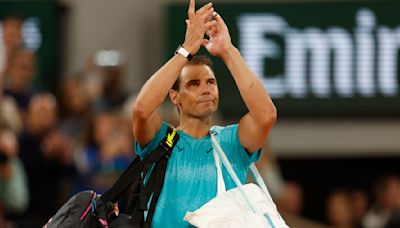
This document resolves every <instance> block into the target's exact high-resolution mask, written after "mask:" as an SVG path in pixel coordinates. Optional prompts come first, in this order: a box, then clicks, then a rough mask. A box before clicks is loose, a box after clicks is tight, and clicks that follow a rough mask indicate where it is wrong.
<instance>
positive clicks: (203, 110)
mask: <svg viewBox="0 0 400 228" xmlns="http://www.w3.org/2000/svg"><path fill="white" fill-rule="evenodd" d="M218 100H219V95H218V86H217V81H216V79H215V76H214V73H213V72H212V70H211V69H210V68H209V67H208V66H206V65H189V66H185V67H184V68H183V69H182V72H181V76H180V84H179V91H178V92H177V93H176V97H175V99H173V102H174V103H175V104H176V105H177V106H178V107H179V110H180V113H181V115H188V116H192V117H195V118H204V117H208V116H211V115H212V114H213V113H214V112H215V111H216V110H217V108H218Z"/></svg>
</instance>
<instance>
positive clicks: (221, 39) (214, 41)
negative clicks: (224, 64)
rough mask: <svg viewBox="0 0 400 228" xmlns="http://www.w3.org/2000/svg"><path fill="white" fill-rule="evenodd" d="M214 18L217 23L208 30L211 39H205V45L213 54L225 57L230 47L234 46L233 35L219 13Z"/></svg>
mask: <svg viewBox="0 0 400 228" xmlns="http://www.w3.org/2000/svg"><path fill="white" fill-rule="evenodd" d="M213 20H215V21H216V24H215V25H214V26H212V27H211V28H210V29H209V30H208V31H207V35H208V37H209V39H204V40H203V46H204V47H205V48H206V49H207V51H208V52H209V53H210V54H211V55H214V56H218V57H221V58H223V57H224V54H226V52H227V51H228V50H229V48H231V47H233V45H232V42H231V36H230V34H229V30H228V27H227V26H226V24H225V22H224V20H223V19H222V18H221V16H220V15H219V14H216V15H215V16H214V17H213Z"/></svg>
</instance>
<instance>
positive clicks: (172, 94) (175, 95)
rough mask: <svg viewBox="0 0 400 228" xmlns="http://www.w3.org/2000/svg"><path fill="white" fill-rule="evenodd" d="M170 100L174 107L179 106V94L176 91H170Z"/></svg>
mask: <svg viewBox="0 0 400 228" xmlns="http://www.w3.org/2000/svg"><path fill="white" fill-rule="evenodd" d="M169 98H170V99H171V102H172V103H173V104H174V105H177V104H178V92H177V91H176V90H173V89H170V90H169Z"/></svg>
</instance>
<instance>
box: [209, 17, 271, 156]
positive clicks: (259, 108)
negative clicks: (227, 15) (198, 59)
mask: <svg viewBox="0 0 400 228" xmlns="http://www.w3.org/2000/svg"><path fill="white" fill-rule="evenodd" d="M216 21H217V25H216V26H213V27H212V28H211V29H210V30H209V31H208V34H209V36H210V40H204V43H203V45H204V46H205V47H206V48H207V50H208V51H209V52H210V53H211V54H212V55H215V56H219V57H221V58H222V59H223V61H224V62H225V64H226V65H227V67H228V69H229V71H230V72H231V74H232V76H233V78H234V80H235V82H236V85H237V87H238V89H239V92H240V94H241V96H242V98H243V100H244V102H245V104H246V106H247V108H248V110H249V112H248V113H247V114H246V115H244V116H243V117H242V118H241V120H240V122H239V130H238V131H239V132H238V134H239V140H240V143H241V144H242V145H243V146H244V147H245V148H246V150H247V151H248V152H254V151H256V150H257V149H259V148H261V146H262V145H263V144H264V142H265V140H266V139H267V137H268V134H269V131H270V129H271V128H272V126H273V124H274V123H275V120H276V116H277V114H276V108H275V106H274V104H273V103H272V100H271V98H270V97H269V95H268V93H267V91H266V90H265V89H264V87H263V85H262V84H261V82H260V81H259V80H258V79H257V77H256V75H255V74H254V73H253V71H251V69H250V68H249V66H248V65H247V64H246V62H245V61H244V59H243V57H242V56H241V55H240V52H239V50H238V49H237V48H236V47H234V46H233V44H232V43H231V38H230V35H229V31H228V28H227V27H226V25H225V22H224V21H223V20H222V18H221V17H220V16H217V17H216Z"/></svg>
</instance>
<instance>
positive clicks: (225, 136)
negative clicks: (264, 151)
mask: <svg viewBox="0 0 400 228" xmlns="http://www.w3.org/2000/svg"><path fill="white" fill-rule="evenodd" d="M238 127H239V125H238V124H234V125H229V126H227V127H225V128H224V129H223V130H221V132H220V134H221V135H220V136H219V139H220V141H221V142H222V143H221V146H222V147H223V149H224V151H225V153H226V154H227V156H228V158H229V160H230V162H231V163H233V165H236V166H241V167H243V168H248V167H249V166H250V164H251V163H253V162H256V161H258V160H259V159H260V156H261V148H260V149H258V150H256V151H254V152H252V153H248V152H247V151H246V149H245V148H244V147H243V145H242V144H240V140H239V135H238ZM249 137H251V136H249Z"/></svg>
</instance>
